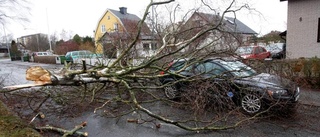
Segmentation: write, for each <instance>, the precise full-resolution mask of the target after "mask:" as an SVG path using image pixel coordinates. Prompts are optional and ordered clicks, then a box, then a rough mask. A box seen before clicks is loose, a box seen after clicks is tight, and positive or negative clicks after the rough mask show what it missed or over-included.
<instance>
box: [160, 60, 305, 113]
mask: <svg viewBox="0 0 320 137" xmlns="http://www.w3.org/2000/svg"><path fill="white" fill-rule="evenodd" d="M166 72H167V73H163V77H162V78H161V79H160V82H161V83H162V84H163V85H164V86H165V87H164V91H165V95H166V97H167V98H169V99H175V98H177V97H179V95H180V93H181V92H183V90H182V89H183V88H184V87H185V86H186V85H188V84H190V82H184V80H183V78H190V77H200V78H201V80H204V79H205V80H210V81H212V83H216V84H219V83H223V84H224V85H225V84H226V83H227V86H228V87H230V88H231V89H229V90H228V91H225V92H227V93H226V94H225V95H226V96H227V97H230V98H232V100H233V101H234V103H235V104H236V105H238V106H241V109H242V110H243V111H244V112H245V113H247V114H256V113H258V112H261V111H262V110H264V109H265V108H266V107H265V106H270V105H272V104H273V103H277V104H278V103H279V104H280V103H281V104H284V105H289V104H290V105H294V104H296V103H297V101H298V98H299V95H300V91H299V87H298V86H296V85H295V83H293V82H291V81H289V80H287V79H284V78H281V77H279V76H276V75H271V74H267V73H257V72H256V71H255V70H253V69H252V68H250V67H249V66H247V65H245V64H243V63H241V62H239V61H234V60H232V61H226V60H222V59H206V60H204V61H200V62H199V61H195V59H192V60H190V59H180V60H175V61H174V62H173V63H172V64H171V66H170V67H169V68H168V69H167V71H166ZM187 81H188V80H187Z"/></svg>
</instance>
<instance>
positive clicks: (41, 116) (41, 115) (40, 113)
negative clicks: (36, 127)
mask: <svg viewBox="0 0 320 137" xmlns="http://www.w3.org/2000/svg"><path fill="white" fill-rule="evenodd" d="M37 117H39V118H41V119H44V118H45V117H46V116H45V115H44V114H43V113H42V112H39V113H38V114H37V115H36V116H34V117H33V118H32V119H31V121H30V122H29V124H31V123H32V122H33V121H34V120H35V119H36V118H37Z"/></svg>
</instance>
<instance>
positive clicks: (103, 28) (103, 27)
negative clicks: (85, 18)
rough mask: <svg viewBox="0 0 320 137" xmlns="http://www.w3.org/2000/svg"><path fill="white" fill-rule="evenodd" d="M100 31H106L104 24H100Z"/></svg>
mask: <svg viewBox="0 0 320 137" xmlns="http://www.w3.org/2000/svg"><path fill="white" fill-rule="evenodd" d="M101 32H103V33H104V32H106V25H101Z"/></svg>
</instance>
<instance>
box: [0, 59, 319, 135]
mask: <svg viewBox="0 0 320 137" xmlns="http://www.w3.org/2000/svg"><path fill="white" fill-rule="evenodd" d="M0 64H1V68H0V76H1V77H3V78H4V79H5V80H4V83H3V85H5V86H9V85H17V84H26V83H32V81H27V80H26V79H25V71H26V69H27V68H28V67H30V66H41V67H43V68H45V69H50V70H52V69H54V70H58V69H60V68H62V67H63V65H55V64H40V63H30V62H21V61H13V62H12V61H10V60H8V59H0ZM22 92H23V91H22ZM319 102H320V91H317V90H313V89H304V88H302V89H301V98H300V101H299V104H298V106H297V112H296V114H295V115H294V116H293V117H289V118H287V117H279V118H278V117H276V118H275V117H272V118H263V119H257V120H254V121H252V122H249V123H246V124H244V125H242V126H239V127H237V128H235V129H231V130H224V131H212V132H189V131H186V130H183V129H181V128H179V127H176V126H174V125H171V124H166V123H163V122H159V121H157V122H158V123H159V124H160V125H161V126H160V128H157V127H156V126H155V124H154V123H150V122H149V123H143V124H136V123H132V122H128V119H135V118H138V115H137V114H136V113H131V114H129V115H125V116H123V117H121V118H107V117H104V116H103V115H100V114H99V113H94V108H88V109H86V111H83V112H79V111H77V110H76V109H77V108H73V109H74V110H71V111H74V112H75V113H79V114H77V115H75V117H69V116H64V115H63V116H60V115H55V114H54V113H53V114H49V115H48V116H47V117H46V118H45V119H44V120H38V121H37V123H36V124H38V125H54V126H57V127H63V128H65V129H73V128H74V126H75V125H78V124H80V123H81V122H83V121H86V122H87V126H86V127H85V128H84V129H82V130H80V131H82V132H88V133H89V136H91V137H115V136H117V137H118V136H119V137H151V136H152V137H177V136H183V137H193V136H197V137H211V136H286V137H291V136H320V128H319V124H318V123H319V122H318V120H319V117H320V116H319V115H318V114H319V113H320V103H319ZM162 105H163V104H157V105H154V106H152V107H154V108H153V109H154V110H159V111H161V112H163V113H171V112H172V111H170V109H167V108H168V107H164V106H162ZM15 106H16V105H13V106H9V108H11V109H14V110H17V109H18V108H15ZM19 109H28V108H23V107H21V108H19ZM171 109H173V108H171ZM174 109H175V108H174ZM24 111H25V113H24V114H27V115H28V116H30V115H31V114H33V113H32V112H30V110H24ZM44 113H45V112H44ZM34 115H35V114H34ZM23 116H24V115H23V114H22V117H23ZM23 118H26V119H24V120H26V121H29V120H30V117H27V116H25V117H23ZM44 136H59V135H58V134H44Z"/></svg>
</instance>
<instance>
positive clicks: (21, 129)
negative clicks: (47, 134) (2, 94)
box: [0, 101, 41, 137]
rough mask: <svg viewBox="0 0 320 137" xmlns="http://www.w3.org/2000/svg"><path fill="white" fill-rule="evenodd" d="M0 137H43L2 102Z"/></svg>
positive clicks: (0, 105)
mask: <svg viewBox="0 0 320 137" xmlns="http://www.w3.org/2000/svg"><path fill="white" fill-rule="evenodd" d="M0 137H41V135H40V134H39V133H38V132H37V131H35V130H34V129H32V128H31V127H29V126H28V125H27V124H26V123H24V122H23V121H22V120H21V119H20V118H19V117H17V116H15V115H14V114H13V113H11V112H10V111H9V110H8V108H7V107H6V106H5V105H4V104H3V103H2V102H1V101H0Z"/></svg>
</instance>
